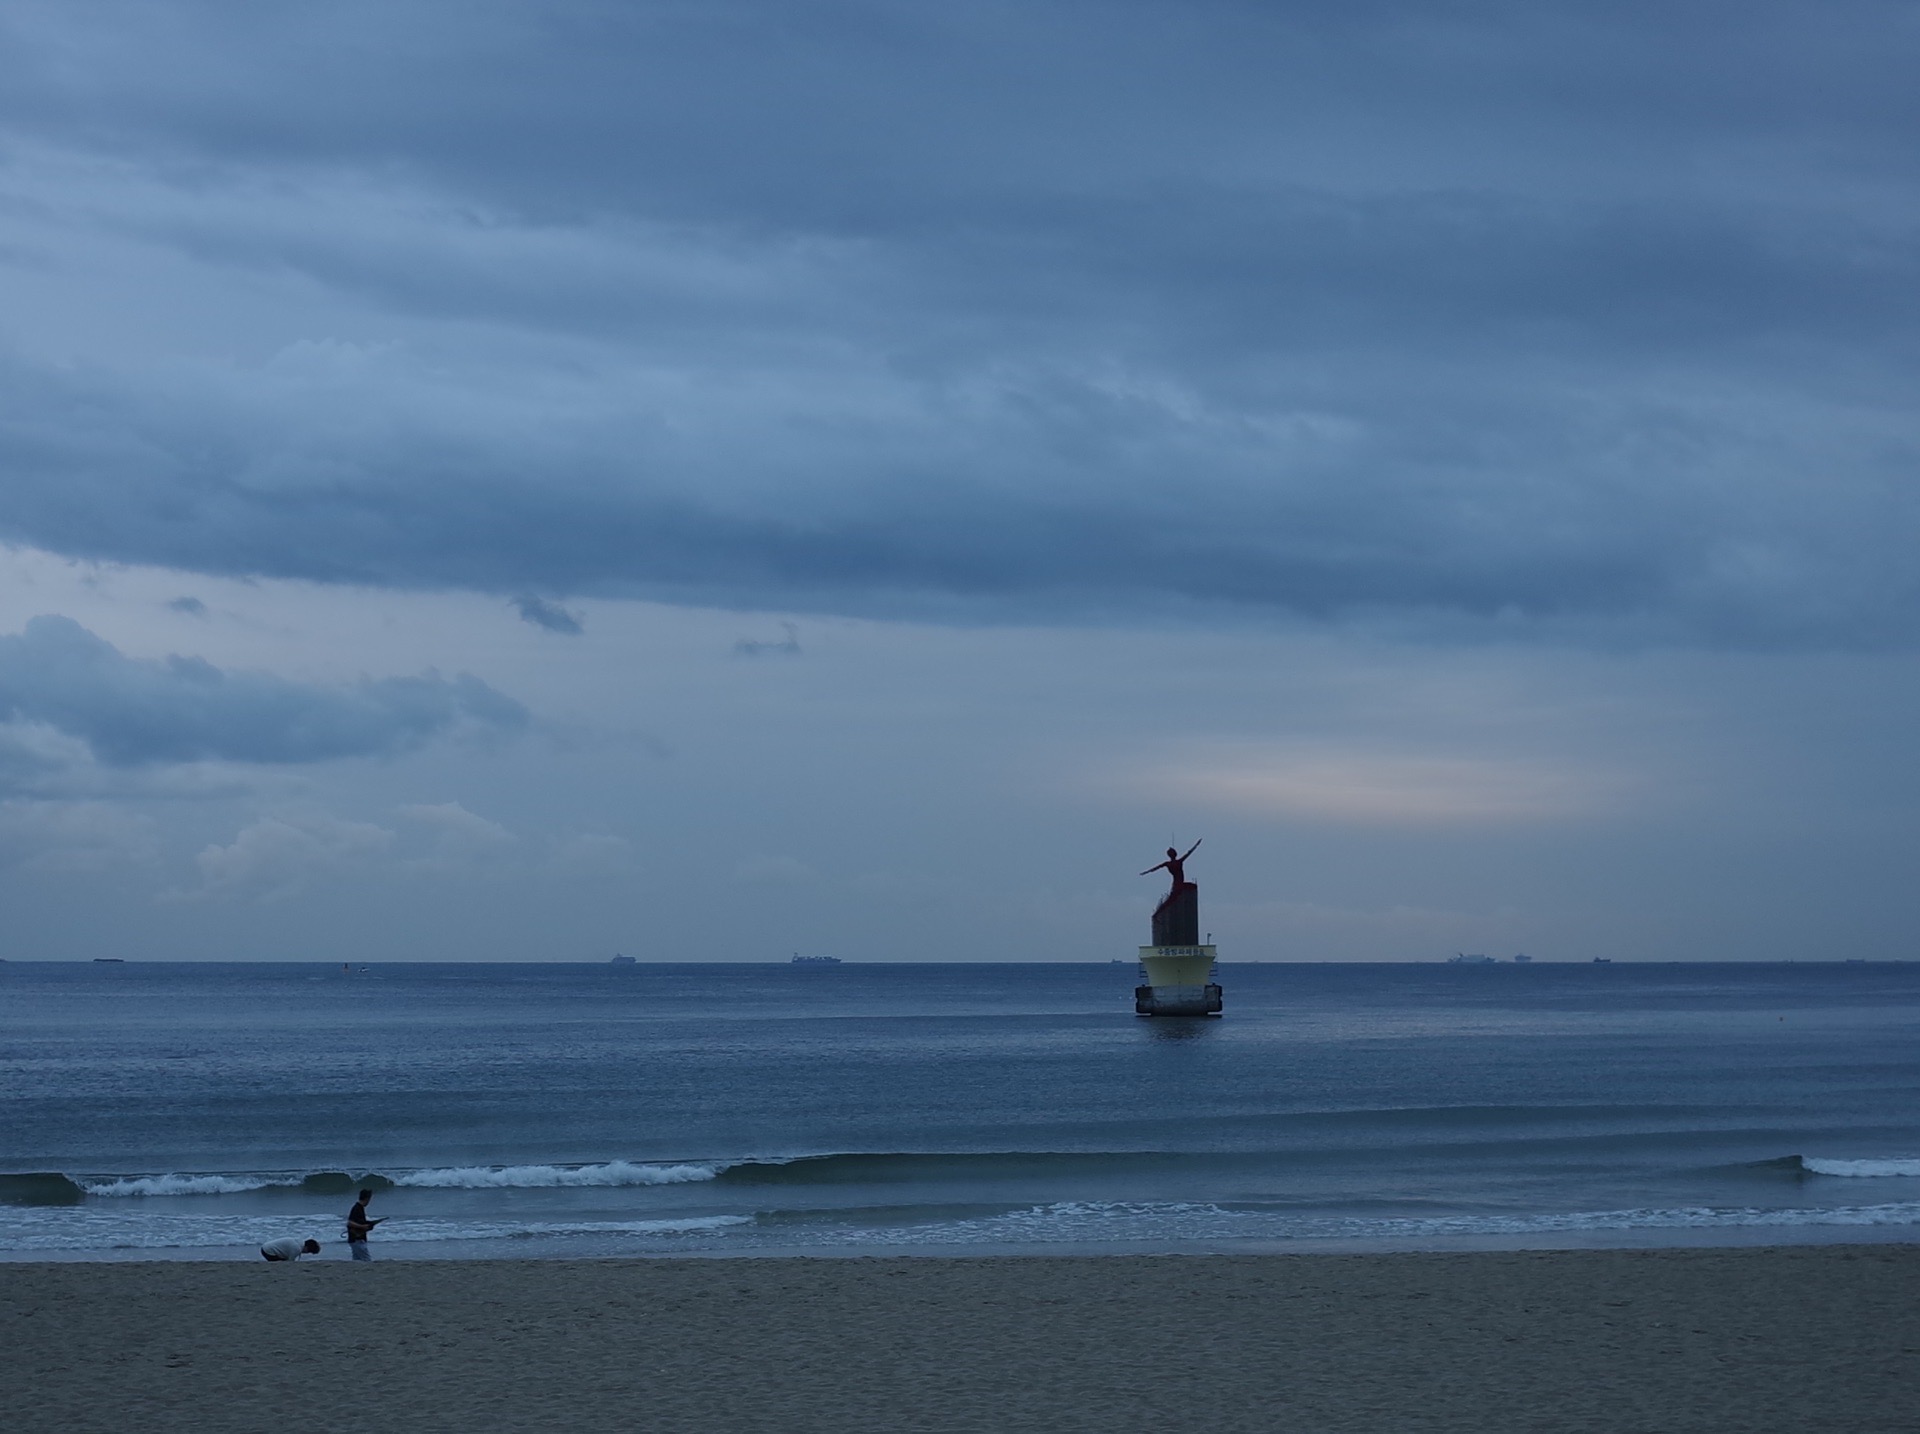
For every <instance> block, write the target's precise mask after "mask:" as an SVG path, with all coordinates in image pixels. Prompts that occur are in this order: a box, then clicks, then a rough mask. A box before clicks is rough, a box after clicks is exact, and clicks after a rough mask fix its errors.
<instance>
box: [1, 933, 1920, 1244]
mask: <svg viewBox="0 0 1920 1434" xmlns="http://www.w3.org/2000/svg"><path fill="white" fill-rule="evenodd" d="M1135 980H1136V972H1135V967H1134V966H1133V964H1132V963H1131V962H1128V963H1126V964H1124V965H1121V964H1115V965H1111V966H1105V965H1086V964H1079V965H1021V964H1004V965H923V964H906V963H902V964H854V963H848V964H845V965H840V966H764V965H666V964H650V963H642V964H638V965H633V966H611V965H605V966H600V965H595V966H585V965H561V964H527V965H446V964H433V965H428V964H420V965H378V966H371V967H361V966H359V965H354V966H351V967H348V968H344V969H343V968H342V967H341V966H338V965H331V966H312V965H287V964H264V963H263V964H252V965H235V964H204V965H193V964H163V963H143V962H138V961H129V962H126V963H125V964H55V963H32V962H12V963H5V964H0V1111H4V1120H3V1123H0V1258H4V1259H52V1258H85V1259H115V1258H119V1259H126V1258H137V1259H153V1258H169V1257H181V1258H216V1257H222V1256H226V1255H246V1254H248V1253H249V1252H250V1251H252V1250H253V1249H254V1247H256V1246H257V1245H259V1244H260V1243H261V1242H262V1241H263V1240H267V1239H271V1238H278V1237H280V1236H284V1235H293V1236H302V1237H305V1236H311V1237H313V1238H316V1239H319V1240H321V1241H323V1242H324V1243H325V1244H326V1246H327V1250H326V1255H327V1257H329V1258H333V1257H339V1258H344V1255H345V1251H344V1247H342V1246H341V1245H339V1244H338V1243H337V1242H338V1241H339V1240H340V1238H341V1227H342V1217H343V1215H344V1214H345V1212H346V1209H347V1206H348V1205H349V1204H350V1203H352V1200H353V1192H354V1191H356V1190H358V1189H361V1188H370V1189H372V1190H374V1191H375V1195H374V1199H373V1204H372V1212H373V1213H374V1214H375V1215H381V1216H385V1217H387V1220H388V1222H387V1223H386V1224H384V1225H382V1226H381V1227H380V1228H379V1229H378V1230H377V1231H376V1232H375V1235H374V1239H373V1241H372V1244H371V1246H370V1248H371V1251H372V1253H373V1255H374V1257H375V1258H376V1259H397V1258H422V1257H461V1258H472V1257H497V1256H543V1257H544V1256H576V1255H577V1256H609V1255H614V1256H618V1255H730V1254H738V1255H750V1254H822V1255H847V1254H910V1253H941V1254H952V1253H1007V1252H1035V1253H1038V1252H1047V1253H1061V1252H1084V1253H1104V1252H1147V1251H1249V1252H1252V1251H1275V1250H1316V1249H1325V1250H1333V1249H1398V1248H1410V1249H1411V1248H1417V1249H1445V1248H1478V1247H1483V1246H1495V1247H1546V1246H1567V1245H1609V1246H1623V1245H1642V1244H1667V1243H1688V1244H1740V1243H1756V1242H1765V1243H1776V1242H1785V1241H1803V1240H1832V1239H1846V1240H1911V1239H1915V1238H1920V964H1914V963H1901V964H1858V963H1805V964H1792V965H1743V964H1718V963H1715V964H1704V963H1703V964H1693V965H1642V964H1633V963H1628V962H1618V963H1614V964H1610V965H1602V964H1594V965H1565V964H1561V965H1557V964H1552V963H1548V962H1537V963H1534V964H1532V965H1515V964H1512V963H1503V964H1498V965H1484V966H1472V965H1449V964H1434V965H1310V964H1287V963H1272V964H1240V965H1236V964H1232V963H1223V964H1222V966H1221V967H1220V972H1219V980H1220V982H1221V984H1222V985H1223V986H1224V987H1225V991H1226V1013H1225V1015H1224V1016H1223V1017H1222V1018H1220V1019H1217V1020H1203V1019H1167V1018H1156V1019H1141V1018H1138V1017H1136V1016H1134V1015H1133V1014H1132V988H1133V986H1134V984H1135Z"/></svg>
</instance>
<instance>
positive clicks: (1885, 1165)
mask: <svg viewBox="0 0 1920 1434" xmlns="http://www.w3.org/2000/svg"><path fill="white" fill-rule="evenodd" d="M1800 1168H1801V1169H1802V1170H1804V1171H1806V1172H1807V1173H1808V1174H1810V1175H1855V1176H1861V1175H1865V1176H1889V1175H1906V1176H1916V1177H1920V1158H1914V1157H1902V1158H1897V1159H1892V1160H1829V1159H1826V1158H1825V1157H1824V1156H1814V1155H1803V1156H1801V1157H1800Z"/></svg>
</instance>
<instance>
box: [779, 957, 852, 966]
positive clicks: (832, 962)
mask: <svg viewBox="0 0 1920 1434" xmlns="http://www.w3.org/2000/svg"><path fill="white" fill-rule="evenodd" d="M791 964H792V965H795V966H838V965H839V964H840V958H839V957H838V956H795V957H794V958H793V961H792V963H791Z"/></svg>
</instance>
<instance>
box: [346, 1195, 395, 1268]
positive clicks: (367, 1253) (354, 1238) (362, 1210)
mask: <svg viewBox="0 0 1920 1434" xmlns="http://www.w3.org/2000/svg"><path fill="white" fill-rule="evenodd" d="M372 1198H373V1192H372V1191H371V1190H362V1191H361V1192H360V1198H359V1200H357V1201H356V1202H355V1203H354V1207H353V1208H352V1209H351V1210H349V1211H348V1212H347V1248H348V1249H349V1250H351V1251H352V1252H353V1257H354V1259H356V1260H371V1259H372V1258H373V1251H371V1250H369V1249H368V1248H367V1236H368V1235H370V1234H372V1233H373V1227H374V1226H375V1225H378V1224H379V1223H380V1220H376V1219H374V1218H373V1217H372V1216H370V1215H369V1214H367V1201H369V1200H371V1199H372ZM385 1218H386V1217H385V1216H382V1217H381V1219H382V1220H384V1219H385Z"/></svg>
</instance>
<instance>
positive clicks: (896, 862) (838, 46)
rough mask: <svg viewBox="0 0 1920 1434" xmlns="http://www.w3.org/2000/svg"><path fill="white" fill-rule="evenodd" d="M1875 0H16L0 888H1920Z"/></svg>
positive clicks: (1716, 921)
mask: <svg viewBox="0 0 1920 1434" xmlns="http://www.w3.org/2000/svg"><path fill="white" fill-rule="evenodd" d="M1916 73H1920V8H1917V7H1915V6H1914V5H1912V4H1908V3H1896V0H1821V3H1818V4H1813V3H1783V2H1782V0H1743V3H1739V4H1734V3H1731V0H1729V3H1689V0H1678V3H1675V0H1666V3H1662V4H1657V5H1656V4H1640V3H1635V0H1620V2H1619V3H1614V4H1608V5H1592V4H1556V3H1552V0H1512V3H1506V4H1500V3H1446V0H1419V3H1411V0H1409V3H1393V0H1339V3H1333V0H1327V3H1285V0H1274V3H1264V4H1252V3H1243V0H1179V3H1173V0H1102V3H1098V4H1095V3H1063V0H1021V3H1018V4H1014V3H999V0H976V3H970V4H966V5H959V6H932V5H926V4H920V3H904V0H700V3H698V4H690V3H665V0H660V3H656V2H655V0H457V3H456V0H378V3H374V0H337V3H332V4H328V5H324V6H313V5H293V4H280V3H261V4H248V5H235V4H233V3H231V0H204V3H195V0H0V545H4V546H0V901H3V902H4V908H5V913H6V921H5V923H4V924H5V930H4V932H3V933H0V945H3V946H4V950H3V951H0V954H5V955H6V956H8V957H9V958H11V959H16V960H18V959H40V958H57V959H85V958H89V957H92V956H96V955H103V954H107V955H119V956H125V957H128V958H140V957H152V958H159V957H166V958H175V959H310V960H341V959H353V960H422V959H469V960H473V959H484V960H531V959H554V960H605V959H607V957H609V956H610V955H612V954H613V953H614V952H615V951H623V952H627V953H630V954H633V955H636V956H638V957H641V958H643V959H667V960H686V959H701V960H706V959H711V960H784V959H785V958H786V957H787V956H788V955H790V954H791V953H793V952H795V951H800V952H805V953H809V954H818V953H832V954H836V955H840V956H842V957H844V958H849V959H858V960H955V959H995V960H1030V959H1071V960H1095V959H1107V958H1109V957H1116V956H1120V957H1125V956H1130V955H1131V954H1132V950H1133V948H1134V947H1135V946H1136V945H1137V944H1138V943H1140V942H1142V941H1145V940H1147V939H1148V933H1147V928H1146V913H1147V911H1148V910H1149V909H1150V907H1151V906H1152V904H1153V901H1154V899H1155V898H1156V897H1157V895H1158V894H1159V890H1160V886H1159V883H1160V881H1161V880H1162V879H1161V878H1159V877H1153V878H1141V877H1137V876H1135V875H1134V873H1135V872H1137V871H1139V870H1140V869H1141V868H1142V867H1146V866H1148V865H1150V864H1152V863H1153V862H1154V861H1155V860H1157V859H1158V857H1159V854H1160V850H1161V849H1162V848H1164V846H1165V845H1166V844H1167V842H1168V841H1169V840H1170V839H1178V840H1179V841H1180V842H1181V843H1182V845H1183V846H1184V845H1185V844H1186V843H1187V842H1190V841H1192V840H1193V839H1195V838H1196V837H1204V838H1205V839H1206V844H1205V846H1203V847H1202V849H1201V851H1200V853H1199V854H1198V856H1196V858H1195V860H1194V863H1193V867H1192V869H1191V872H1190V874H1191V875H1192V876H1194V877H1195V878H1197V879H1198V880H1199V881H1200V883H1201V891H1202V922H1203V925H1204V926H1206V927H1207V928H1208V929H1209V930H1211V932H1212V933H1213V935H1214V938H1215V940H1216V941H1217V943H1218V944H1219V945H1220V947H1221V954H1222V956H1223V958H1226V959H1229V960H1232V959H1261V960H1433V959H1439V958H1441V957H1444V956H1446V955H1449V954H1452V953H1453V952H1455V951H1459V950H1465V951H1475V952H1479V951H1484V952H1487V953H1488V954H1494V955H1500V956H1511V955H1512V954H1514V953H1515V952H1518V951H1526V952H1529V953H1531V954H1532V955H1533V956H1534V957H1535V959H1537V960H1553V959H1570V960H1587V959H1590V958H1591V957H1594V956H1598V955H1605V956H1610V957H1613V958H1615V959H1618V960H1629V959H1742V958H1745V959H1802V960H1820V959H1838V958H1841V957H1869V958H1889V957H1915V956H1920V939H1917V937H1916V933H1917V932H1920V880H1917V879H1916V878H1915V875H1914V873H1915V871H1916V870H1917V869H1920V837H1917V836H1916V834H1915V814H1916V811H1917V810H1920V762H1917V761H1916V758H1915V734H1916V732H1920V667H1917V666H1916V663H1915V655H1916V650H1920V561H1917V560H1916V557H1917V555H1920V484H1917V483H1916V477H1917V469H1916V459H1917V458H1920V417H1917V416H1916V414H1917V412H1920V410H1917V408H1916V402H1915V399H1916V395H1920V247H1917V246H1916V239H1917V238H1920V185H1917V184H1916V165H1917V164H1920V85H1916V84H1915V83H1914V76H1915V74H1916Z"/></svg>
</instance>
